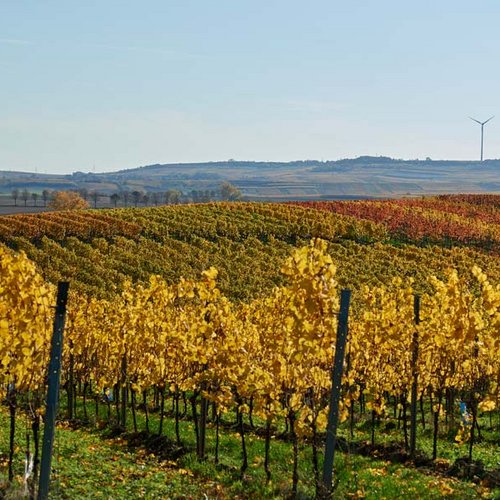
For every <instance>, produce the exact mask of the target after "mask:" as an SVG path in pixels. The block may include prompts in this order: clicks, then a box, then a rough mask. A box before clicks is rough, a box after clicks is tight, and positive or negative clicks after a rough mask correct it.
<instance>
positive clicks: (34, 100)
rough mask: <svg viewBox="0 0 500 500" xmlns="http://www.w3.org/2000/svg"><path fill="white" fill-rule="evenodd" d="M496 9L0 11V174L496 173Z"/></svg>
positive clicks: (212, 0) (376, 2) (18, 0)
mask: <svg viewBox="0 0 500 500" xmlns="http://www.w3.org/2000/svg"><path fill="white" fill-rule="evenodd" d="M499 26H500V2H499V1H498V0H477V1H471V0H468V1H465V0H434V1H425V0H419V1H404V0H399V1H393V0H365V1H360V0H358V1H356V0H350V1H349V0H344V1H337V0H329V1H327V0H309V1H304V0H302V1H297V0H248V1H242V0H178V1H173V0H141V1H139V0H137V1H127V0H86V1H82V0H78V1H74V0H57V1H56V0H0V169H17V170H35V168H37V169H38V171H39V172H44V171H47V172H73V171H75V170H83V171H91V170H92V168H93V165H94V163H95V169H96V171H109V170H115V169H121V168H129V167H135V166H139V165H146V164H150V163H167V162H187V161H207V160H225V159H228V158H235V159H248V160H293V159H337V158H344V157H354V156H359V155H364V154H371V155H388V156H394V157H401V158H417V157H418V158H425V157H426V156H430V157H432V158H436V159H438V158H441V159H442V158H450V159H475V158H477V157H478V155H479V126H478V125H476V124H474V123H473V122H471V121H470V120H469V119H468V118H467V116H469V115H470V116H474V117H476V118H479V119H481V120H485V119H487V118H488V117H489V116H491V115H493V114H498V115H499V116H498V117H497V118H495V119H494V120H493V121H492V122H491V123H490V124H488V125H487V128H486V136H485V157H487V158H491V157H496V158H500V90H499V89H500V59H499V57H500V28H499Z"/></svg>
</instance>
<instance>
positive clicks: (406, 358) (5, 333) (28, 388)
mask: <svg viewBox="0 0 500 500" xmlns="http://www.w3.org/2000/svg"><path fill="white" fill-rule="evenodd" d="M1 252H2V259H1V261H2V266H1V268H0V269H1V273H2V274H1V277H0V286H1V294H2V298H3V300H2V302H1V307H2V310H1V320H0V360H1V363H2V366H1V371H0V390H1V391H2V394H1V396H2V398H7V400H8V401H10V402H11V408H13V409H14V408H15V398H16V396H17V395H21V394H22V395H23V396H24V397H25V398H27V399H28V401H29V405H30V408H31V409H32V410H31V416H32V419H33V422H34V424H36V425H38V422H39V415H40V409H41V406H42V404H41V399H42V398H41V397H40V390H41V389H43V386H44V377H43V373H44V369H45V367H46V365H47V361H48V345H49V342H48V336H49V327H50V324H49V323H50V322H49V319H48V318H50V316H51V311H50V305H51V304H52V303H53V299H54V297H53V294H54V291H53V288H52V287H51V286H49V285H46V284H45V283H44V282H43V280H42V279H41V278H40V276H39V275H38V273H37V272H36V270H35V268H34V265H33V264H32V263H31V262H30V261H28V260H27V259H26V257H25V256H24V254H22V253H21V254H16V255H15V254H13V253H11V252H10V251H9V250H7V249H4V248H2V249H1ZM282 271H283V274H284V277H285V279H286V285H284V286H281V287H277V288H275V289H274V291H273V292H272V293H270V294H269V295H268V296H267V297H263V298H259V299H255V300H253V301H251V302H248V303H236V302H233V301H231V300H229V299H228V298H227V297H225V296H224V295H223V294H222V293H221V291H220V290H219V288H218V287H217V271H216V269H215V268H209V269H208V270H206V271H204V272H203V273H202V278H201V279H200V280H186V279H181V280H180V281H179V282H178V283H176V284H168V283H167V282H166V281H165V280H164V279H163V278H161V277H159V276H152V277H151V278H150V279H149V281H148V282H147V283H143V284H132V283H131V282H130V281H127V282H125V284H124V286H123V290H122V292H121V293H119V294H116V295H115V296H113V297H112V298H110V299H109V300H106V299H99V298H96V297H91V296H84V295H78V294H73V295H72V297H71V299H70V305H69V311H68V319H67V329H66V339H67V341H66V342H65V351H64V371H63V377H64V380H65V385H66V387H67V389H68V391H69V393H71V396H72V398H73V399H74V391H75V390H76V386H77V385H81V386H83V387H84V393H87V391H89V390H90V388H92V393H93V395H94V396H95V397H96V398H97V397H98V395H99V394H101V393H102V391H107V390H109V389H113V388H114V389H115V391H114V392H115V402H116V404H117V407H118V405H119V404H120V398H121V407H122V411H121V413H120V420H121V423H122V425H123V424H124V420H125V419H126V412H127V411H128V410H127V409H128V407H129V405H130V407H131V410H132V416H133V418H134V425H136V422H135V417H134V416H135V411H136V400H137V397H138V395H143V397H144V398H147V397H148V396H147V395H148V394H150V392H151V391H152V390H154V391H155V393H156V394H157V395H158V397H159V399H160V400H161V405H162V407H163V404H164V399H165V397H166V396H167V395H171V396H172V397H173V398H174V399H177V401H178V400H179V398H180V397H181V395H183V396H186V395H188V396H189V398H190V400H191V405H192V409H193V418H194V422H195V423H196V424H197V425H195V432H196V437H197V442H198V443H199V444H198V451H199V453H200V454H201V455H203V454H204V453H205V452H204V445H203V437H202V434H201V430H200V429H201V428H202V427H200V425H199V423H200V420H199V419H200V418H201V416H202V415H203V414H204V412H205V416H206V407H207V401H208V402H211V404H213V405H214V410H215V414H216V419H217V421H218V419H219V418H220V417H221V416H222V415H224V414H226V413H228V412H229V411H231V410H232V409H234V408H236V409H237V414H238V419H239V422H240V426H239V429H240V433H241V439H242V443H244V439H245V436H244V434H245V430H244V425H243V418H244V416H245V415H247V416H249V414H250V413H252V414H253V415H254V416H258V417H260V418H261V419H262V421H263V422H265V423H266V429H267V430H268V432H267V433H266V441H267V446H266V459H265V467H266V471H267V473H268V475H270V473H271V471H270V464H269V455H268V450H269V440H270V429H271V428H272V427H274V426H276V425H277V424H278V422H280V421H283V420H285V421H286V423H287V425H288V428H289V431H290V436H291V439H292V440H293V442H294V443H295V444H296V443H297V442H298V441H301V440H304V439H305V438H311V437H312V440H311V442H312V443H313V448H314V453H315V454H316V456H317V449H316V447H317V443H318V441H317V439H315V438H316V436H317V435H319V434H321V433H323V432H324V430H325V426H326V412H327V402H328V394H329V392H330V389H331V383H330V370H331V365H332V360H333V352H334V345H335V331H336V328H335V327H336V321H337V320H336V312H337V311H338V306H339V305H338V299H337V297H338V292H339V286H338V282H337V278H336V267H335V265H334V263H333V261H332V259H331V257H330V256H329V255H328V253H327V244H326V242H324V241H321V240H316V241H314V242H312V243H311V244H310V245H309V246H306V247H303V248H301V249H298V250H296V251H295V252H294V253H293V255H292V256H291V257H290V258H289V259H287V260H286V262H285V264H284V266H283V269H282ZM472 273H473V275H474V277H475V279H476V281H477V290H478V291H477V293H472V292H471V290H470V287H469V284H468V283H467V282H466V281H465V280H464V279H463V278H461V277H460V276H459V275H458V273H457V272H456V271H455V272H450V274H449V276H448V278H447V279H446V280H439V279H437V278H435V277H431V276H429V282H430V287H431V289H432V292H430V293H428V294H426V295H424V296H423V297H422V321H421V323H420V325H419V326H418V327H417V326H415V324H414V322H413V295H414V290H413V287H412V285H413V283H412V280H411V279H409V280H407V281H403V280H402V279H395V281H394V282H393V283H392V286H390V287H384V286H376V287H369V286H364V287H362V288H360V290H358V291H357V292H356V294H355V302H356V307H355V309H354V312H353V316H352V318H351V319H350V333H349V344H348V360H349V361H348V366H347V370H346V373H345V376H344V383H343V391H342V401H341V413H342V418H343V419H346V418H347V417H348V416H349V413H350V412H352V409H353V408H354V404H355V402H357V401H363V404H364V405H365V406H366V407H368V408H369V409H370V410H371V411H372V412H373V415H374V416H376V415H380V414H383V413H384V412H385V411H387V406H388V404H389V402H390V401H392V400H398V401H400V402H401V403H402V404H403V405H407V404H408V400H409V394H410V386H411V383H412V361H411V349H410V346H411V344H412V338H413V334H414V332H415V329H417V330H418V335H419V356H418V360H417V364H416V366H417V370H418V378H419V387H418V395H419V397H420V398H423V397H428V398H432V400H433V401H434V402H435V405H434V407H433V410H432V411H433V412H434V415H435V425H438V422H439V416H440V415H441V413H442V412H443V410H444V409H445V408H444V407H443V397H444V396H445V395H447V396H448V395H449V394H452V395H454V397H460V398H461V399H463V400H466V401H467V403H468V406H469V408H470V409H471V411H472V415H473V417H474V418H475V415H477V412H478V411H479V410H491V409H493V408H494V407H495V405H497V404H498V399H499V381H500V357H499V353H500V287H499V286H498V285H496V286H493V285H492V284H491V283H490V282H489V280H488V277H487V276H486V274H484V273H483V272H482V271H481V270H480V269H479V268H478V267H475V268H474V269H473V271H472ZM146 408H147V406H146ZM162 409H163V408H162ZM200 413H201V416H200ZM14 414H15V413H14ZM163 414H164V412H163V411H161V412H160V415H161V419H163ZM176 416H177V417H178V415H177V414H176ZM472 428H474V426H473V427H472ZM161 429H162V427H161V423H160V432H162V430H161ZM176 439H177V440H179V439H180V437H179V434H178V433H176ZM296 449H297V446H294V451H295V450H296ZM247 465H248V464H247V457H246V455H245V454H244V461H243V466H242V472H244V470H245V468H246V467H247ZM296 466H297V463H296V457H295V463H294V469H295V470H294V475H293V478H294V489H295V491H296V481H297V475H296ZM315 474H316V478H317V479H318V481H319V476H318V474H319V471H318V470H317V460H316V462H315Z"/></svg>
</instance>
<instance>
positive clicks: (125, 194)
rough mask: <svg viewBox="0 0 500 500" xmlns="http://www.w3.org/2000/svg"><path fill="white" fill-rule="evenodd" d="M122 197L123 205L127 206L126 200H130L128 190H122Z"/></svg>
mask: <svg viewBox="0 0 500 500" xmlns="http://www.w3.org/2000/svg"><path fill="white" fill-rule="evenodd" d="M122 198H123V201H124V203H125V206H126V207H128V202H129V201H130V192H129V191H123V193H122Z"/></svg>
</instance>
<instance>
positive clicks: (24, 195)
mask: <svg viewBox="0 0 500 500" xmlns="http://www.w3.org/2000/svg"><path fill="white" fill-rule="evenodd" d="M29 197H30V194H29V192H28V190H27V189H23V190H22V192H21V198H22V200H23V201H24V206H26V205H27V203H28V198H29Z"/></svg>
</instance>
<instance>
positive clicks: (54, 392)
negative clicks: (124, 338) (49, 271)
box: [38, 281, 69, 500]
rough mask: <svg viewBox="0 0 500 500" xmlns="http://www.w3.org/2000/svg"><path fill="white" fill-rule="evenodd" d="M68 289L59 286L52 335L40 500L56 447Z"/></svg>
mask: <svg viewBox="0 0 500 500" xmlns="http://www.w3.org/2000/svg"><path fill="white" fill-rule="evenodd" d="M68 289H69V283H68V282H66V281H60V282H59V283H58V285H57V303H56V313H55V316H54V330H53V333H52V346H51V350H50V362H49V374H48V379H49V380H48V382H49V383H48V389H47V406H46V409H45V429H44V432H43V447H42V461H41V465H40V483H39V487H38V500H46V499H47V498H48V496H49V483H50V466H51V462H52V448H53V446H54V431H55V425H56V414H57V404H58V400H59V383H60V375H61V358H62V343H63V332H64V320H65V316H66V304H67V302H68Z"/></svg>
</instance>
